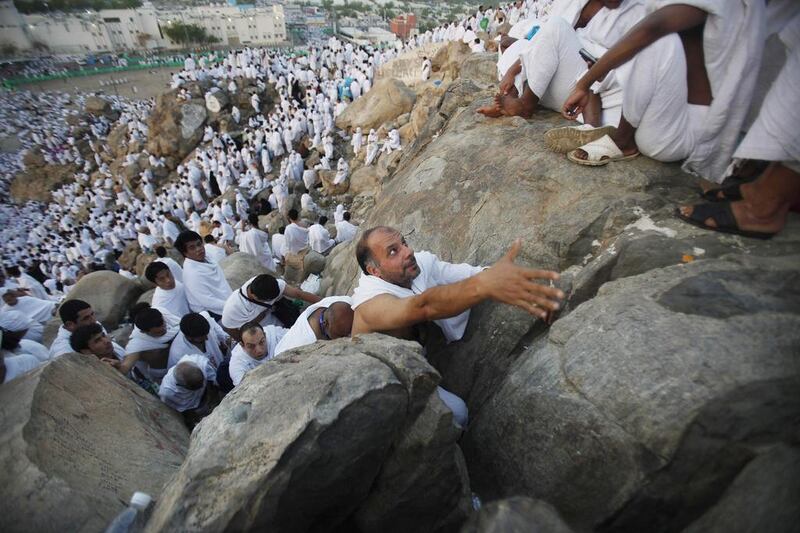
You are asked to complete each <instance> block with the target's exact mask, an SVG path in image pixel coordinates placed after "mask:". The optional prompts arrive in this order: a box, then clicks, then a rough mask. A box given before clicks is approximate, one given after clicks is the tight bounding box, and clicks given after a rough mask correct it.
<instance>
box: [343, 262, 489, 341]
mask: <svg viewBox="0 0 800 533" xmlns="http://www.w3.org/2000/svg"><path fill="white" fill-rule="evenodd" d="M414 256H415V258H416V260H417V265H418V266H419V268H420V273H419V275H418V276H417V277H416V278H414V280H413V281H412V282H411V288H410V289H406V288H404V287H400V286H398V285H394V284H392V283H389V282H388V281H384V280H382V279H381V278H379V277H376V276H370V275H368V274H364V273H363V272H362V273H361V277H360V278H359V280H358V286H357V287H356V288H355V290H354V291H353V309H356V308H358V306H359V305H361V304H363V303H364V302H367V301H369V300H371V299H372V298H374V297H376V296H379V295H381V294H391V295H393V296H396V297H397V298H409V297H411V296H414V295H416V294H421V293H423V292H425V291H426V290H427V289H430V288H431V287H438V286H439V285H447V284H450V283H456V282H458V281H461V280H463V279H466V278H469V277H471V276H474V275H475V274H477V273H479V272H481V271H482V270H483V269H484V267H475V266H472V265H467V264H452V263H446V262H445V261H440V260H439V258H438V257H436V256H435V255H434V254H432V253H430V252H417V253H416V254H415V255H414ZM468 321H469V309H467V310H466V311H464V312H463V313H461V314H459V315H456V316H454V317H450V318H443V319H440V320H435V321H434V322H435V323H436V324H437V325H438V326H439V327H440V328H442V332H443V333H444V336H445V338H446V339H447V342H452V341H457V340H459V339H461V337H463V336H464V330H465V329H466V328H467V322H468Z"/></svg>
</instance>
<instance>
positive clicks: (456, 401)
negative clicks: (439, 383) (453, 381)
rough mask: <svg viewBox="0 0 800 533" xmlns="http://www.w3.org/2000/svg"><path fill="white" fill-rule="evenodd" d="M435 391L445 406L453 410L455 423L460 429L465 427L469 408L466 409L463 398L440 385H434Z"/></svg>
mask: <svg viewBox="0 0 800 533" xmlns="http://www.w3.org/2000/svg"><path fill="white" fill-rule="evenodd" d="M436 392H437V393H438V394H439V398H440V399H441V400H442V401H443V402H444V404H445V405H446V406H447V408H448V409H450V410H451V411H453V420H454V421H455V423H456V424H457V425H458V426H459V427H461V428H462V429H463V428H466V427H467V422H469V409H467V404H466V403H464V400H462V399H461V398H459V397H458V396H456V395H455V394H453V393H452V392H449V391H446V390H444V389H443V388H441V387H436Z"/></svg>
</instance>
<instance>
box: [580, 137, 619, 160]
mask: <svg viewBox="0 0 800 533" xmlns="http://www.w3.org/2000/svg"><path fill="white" fill-rule="evenodd" d="M580 150H583V151H584V152H586V160H587V161H601V160H602V158H603V157H604V156H605V157H607V158H609V159H614V158H617V157H622V156H623V154H622V150H620V149H619V147H618V146H617V144H616V143H615V142H614V141H613V140H612V139H611V137H610V136H608V135H603V136H602V137H600V138H599V139H597V140H596V141H592V142H590V143H586V144H584V145H583V146H581V147H580Z"/></svg>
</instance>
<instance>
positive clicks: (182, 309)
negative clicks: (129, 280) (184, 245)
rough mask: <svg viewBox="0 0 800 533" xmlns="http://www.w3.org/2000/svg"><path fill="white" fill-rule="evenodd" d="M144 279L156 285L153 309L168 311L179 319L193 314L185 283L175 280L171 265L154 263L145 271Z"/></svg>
mask: <svg viewBox="0 0 800 533" xmlns="http://www.w3.org/2000/svg"><path fill="white" fill-rule="evenodd" d="M144 277H145V278H147V279H148V280H149V281H150V282H151V283H155V284H156V289H155V291H154V292H153V299H152V306H153V307H160V308H162V309H166V310H167V311H169V312H170V313H171V314H173V315H175V316H177V317H179V318H181V317H183V316H184V315H188V314H189V313H191V312H192V311H191V309H189V300H187V299H186V290H185V289H184V286H183V283H181V282H179V281H178V280H177V279H175V276H174V275H173V273H172V269H170V268H169V265H167V264H164V263H162V262H160V261H153V262H152V263H150V264H149V265H147V268H145V269H144Z"/></svg>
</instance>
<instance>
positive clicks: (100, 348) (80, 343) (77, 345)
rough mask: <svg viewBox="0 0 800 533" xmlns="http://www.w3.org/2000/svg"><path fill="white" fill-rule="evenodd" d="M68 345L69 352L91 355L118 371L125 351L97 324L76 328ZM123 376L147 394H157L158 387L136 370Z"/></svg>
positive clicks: (126, 372)
mask: <svg viewBox="0 0 800 533" xmlns="http://www.w3.org/2000/svg"><path fill="white" fill-rule="evenodd" d="M69 343H70V346H71V347H72V350H71V351H74V352H78V353H82V354H85V355H92V356H94V357H97V358H98V359H100V360H101V361H102V362H104V363H107V364H109V365H111V366H113V367H114V368H116V369H118V370H120V369H121V364H122V361H123V359H124V358H125V350H123V348H122V346H120V345H119V344H117V343H116V342H114V341H112V340H111V338H110V337H109V336H108V335H106V332H105V330H104V329H103V326H101V325H100V324H98V323H96V322H95V323H94V324H90V325H88V326H80V327H78V328H77V329H76V330H75V331H74V332H73V333H72V334H71V335H70V337H69ZM123 374H125V375H126V376H128V378H130V379H131V380H132V381H134V382H135V383H136V384H137V385H139V386H140V387H142V388H143V389H144V390H146V391H147V392H149V393H151V394H154V395H157V394H158V385H156V384H155V383H153V382H152V381H151V380H149V379H148V378H147V377H146V376H144V375H142V374H141V372H139V370H138V369H137V368H135V367H134V368H132V369H130V370H129V371H125V372H123Z"/></svg>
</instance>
